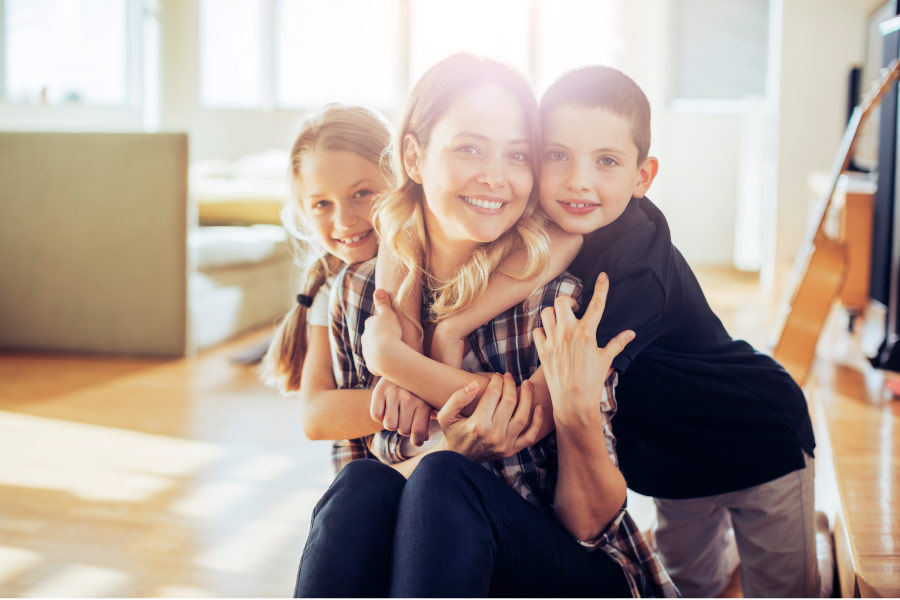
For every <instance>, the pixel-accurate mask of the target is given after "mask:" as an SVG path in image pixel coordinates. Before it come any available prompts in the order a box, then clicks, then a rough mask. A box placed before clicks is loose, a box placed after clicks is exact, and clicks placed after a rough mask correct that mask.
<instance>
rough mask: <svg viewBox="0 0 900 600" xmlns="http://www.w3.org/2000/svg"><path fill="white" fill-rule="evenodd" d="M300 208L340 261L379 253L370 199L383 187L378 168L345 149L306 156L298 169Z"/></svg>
mask: <svg viewBox="0 0 900 600" xmlns="http://www.w3.org/2000/svg"><path fill="white" fill-rule="evenodd" d="M300 179H301V181H302V182H303V190H304V194H303V198H302V199H301V202H302V203H303V210H304V212H305V213H306V214H307V215H308V217H309V222H310V225H311V229H312V230H313V233H314V234H315V235H316V237H317V238H318V239H319V241H320V242H321V243H322V245H323V246H324V247H325V249H326V250H327V251H328V252H329V253H330V254H333V255H335V256H337V257H338V258H340V259H341V260H342V261H344V262H345V263H356V262H361V261H364V260H368V259H370V258H372V257H373V256H375V253H376V252H377V251H378V237H377V236H376V235H375V231H374V229H373V228H372V200H373V199H374V197H375V194H378V193H380V192H383V191H384V190H385V188H386V187H387V184H386V183H385V181H384V176H383V175H382V174H381V170H380V169H379V168H378V166H377V165H375V164H373V163H371V162H369V161H368V160H366V159H364V158H362V157H361V156H359V155H358V154H355V153H353V152H347V151H328V150H323V151H318V152H311V153H309V154H308V155H307V156H305V157H304V159H303V164H302V166H301V168H300Z"/></svg>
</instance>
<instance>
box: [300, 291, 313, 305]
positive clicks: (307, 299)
mask: <svg viewBox="0 0 900 600" xmlns="http://www.w3.org/2000/svg"><path fill="white" fill-rule="evenodd" d="M312 301H313V299H312V296H307V295H306V294H297V302H298V303H299V304H300V305H301V306H305V307H307V308H309V307H310V306H312Z"/></svg>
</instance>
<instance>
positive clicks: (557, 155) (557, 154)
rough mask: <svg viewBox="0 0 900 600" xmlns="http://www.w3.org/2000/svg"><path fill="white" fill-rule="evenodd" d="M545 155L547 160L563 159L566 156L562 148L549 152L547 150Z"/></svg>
mask: <svg viewBox="0 0 900 600" xmlns="http://www.w3.org/2000/svg"><path fill="white" fill-rule="evenodd" d="M546 156H547V160H555V161H564V160H566V159H567V158H568V157H567V156H566V153H565V152H563V151H562V150H550V151H549V152H547V154H546Z"/></svg>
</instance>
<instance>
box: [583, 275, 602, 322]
mask: <svg viewBox="0 0 900 600" xmlns="http://www.w3.org/2000/svg"><path fill="white" fill-rule="evenodd" d="M608 293H609V277H607V276H606V273H600V275H599V276H597V282H596V283H595V284H594V295H593V296H591V301H590V303H589V304H588V307H587V310H585V311H584V316H583V317H582V318H581V321H582V323H584V326H585V327H589V328H591V330H593V331H596V330H597V326H599V325H600V319H601V318H602V317H603V310H604V309H605V308H606V295H607V294H608Z"/></svg>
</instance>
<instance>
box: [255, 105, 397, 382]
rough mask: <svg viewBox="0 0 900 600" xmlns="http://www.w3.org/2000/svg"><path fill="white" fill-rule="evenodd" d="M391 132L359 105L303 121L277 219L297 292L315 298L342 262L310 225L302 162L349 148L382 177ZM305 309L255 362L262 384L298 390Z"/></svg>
mask: <svg viewBox="0 0 900 600" xmlns="http://www.w3.org/2000/svg"><path fill="white" fill-rule="evenodd" d="M390 141H391V130H390V127H389V126H388V124H387V122H386V121H385V120H384V117H382V116H381V115H379V114H378V113H376V112H375V111H372V110H370V109H368V108H364V107H362V106H344V105H340V104H329V105H328V106H326V107H325V108H324V109H323V110H322V111H321V112H320V113H318V114H316V115H314V116H313V117H311V118H309V119H308V120H307V121H306V122H304V123H303V126H302V127H301V129H300V133H299V135H298V136H297V139H296V140H295V141H294V145H293V146H292V147H291V154H290V174H291V177H290V180H291V196H290V198H288V199H287V201H286V202H285V205H284V207H283V208H282V210H281V221H282V223H283V224H284V227H285V229H286V230H287V231H288V233H289V234H290V239H291V243H292V245H293V247H294V254H295V256H296V257H297V260H298V262H299V263H300V264H301V265H302V269H303V272H304V276H303V279H302V281H303V283H302V285H301V288H300V294H303V295H304V296H307V298H315V296H316V293H318V291H319V288H321V287H322V285H323V284H324V283H325V281H326V280H327V279H328V278H329V277H330V276H332V275H334V274H335V273H337V272H338V271H339V270H340V269H341V267H343V266H344V262H343V261H342V260H341V259H339V258H338V257H336V256H334V255H332V254H329V253H328V251H327V250H326V249H325V247H324V245H323V244H322V243H321V242H320V241H319V240H318V238H317V237H316V236H315V235H314V234H313V233H312V231H311V230H310V227H309V222H308V215H307V213H306V208H305V204H304V203H303V202H302V201H301V199H302V198H303V195H304V193H305V192H304V188H303V179H302V178H301V176H300V173H301V170H302V168H303V161H304V160H305V159H306V157H307V156H309V155H310V154H312V153H314V152H320V151H331V152H341V151H346V152H353V153H354V154H357V155H358V156H360V157H361V158H364V159H365V160H367V161H369V162H371V163H374V164H376V165H378V166H380V167H381V170H382V173H383V174H384V176H385V180H386V181H388V182H390V181H391V179H390V177H391V173H390V166H389V164H388V158H387V152H386V148H387V146H388V145H389V144H390ZM308 312H309V307H307V306H305V305H303V304H300V303H299V302H298V303H297V304H295V305H294V307H293V308H292V309H291V311H290V312H289V313H288V314H287V315H285V317H284V319H282V321H281V323H280V324H279V325H278V328H277V329H276V331H275V335H274V337H273V339H272V342H271V343H270V345H269V350H268V352H266V355H265V356H264V357H263V360H262V363H261V364H260V366H259V370H258V372H259V375H260V378H261V379H262V380H263V382H265V383H266V384H267V385H269V386H271V387H273V388H275V389H277V390H279V391H281V392H292V391H296V390H298V389H300V376H301V374H302V372H303V362H304V360H305V358H306V350H307V343H308V342H307V335H306V334H307V319H308Z"/></svg>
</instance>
